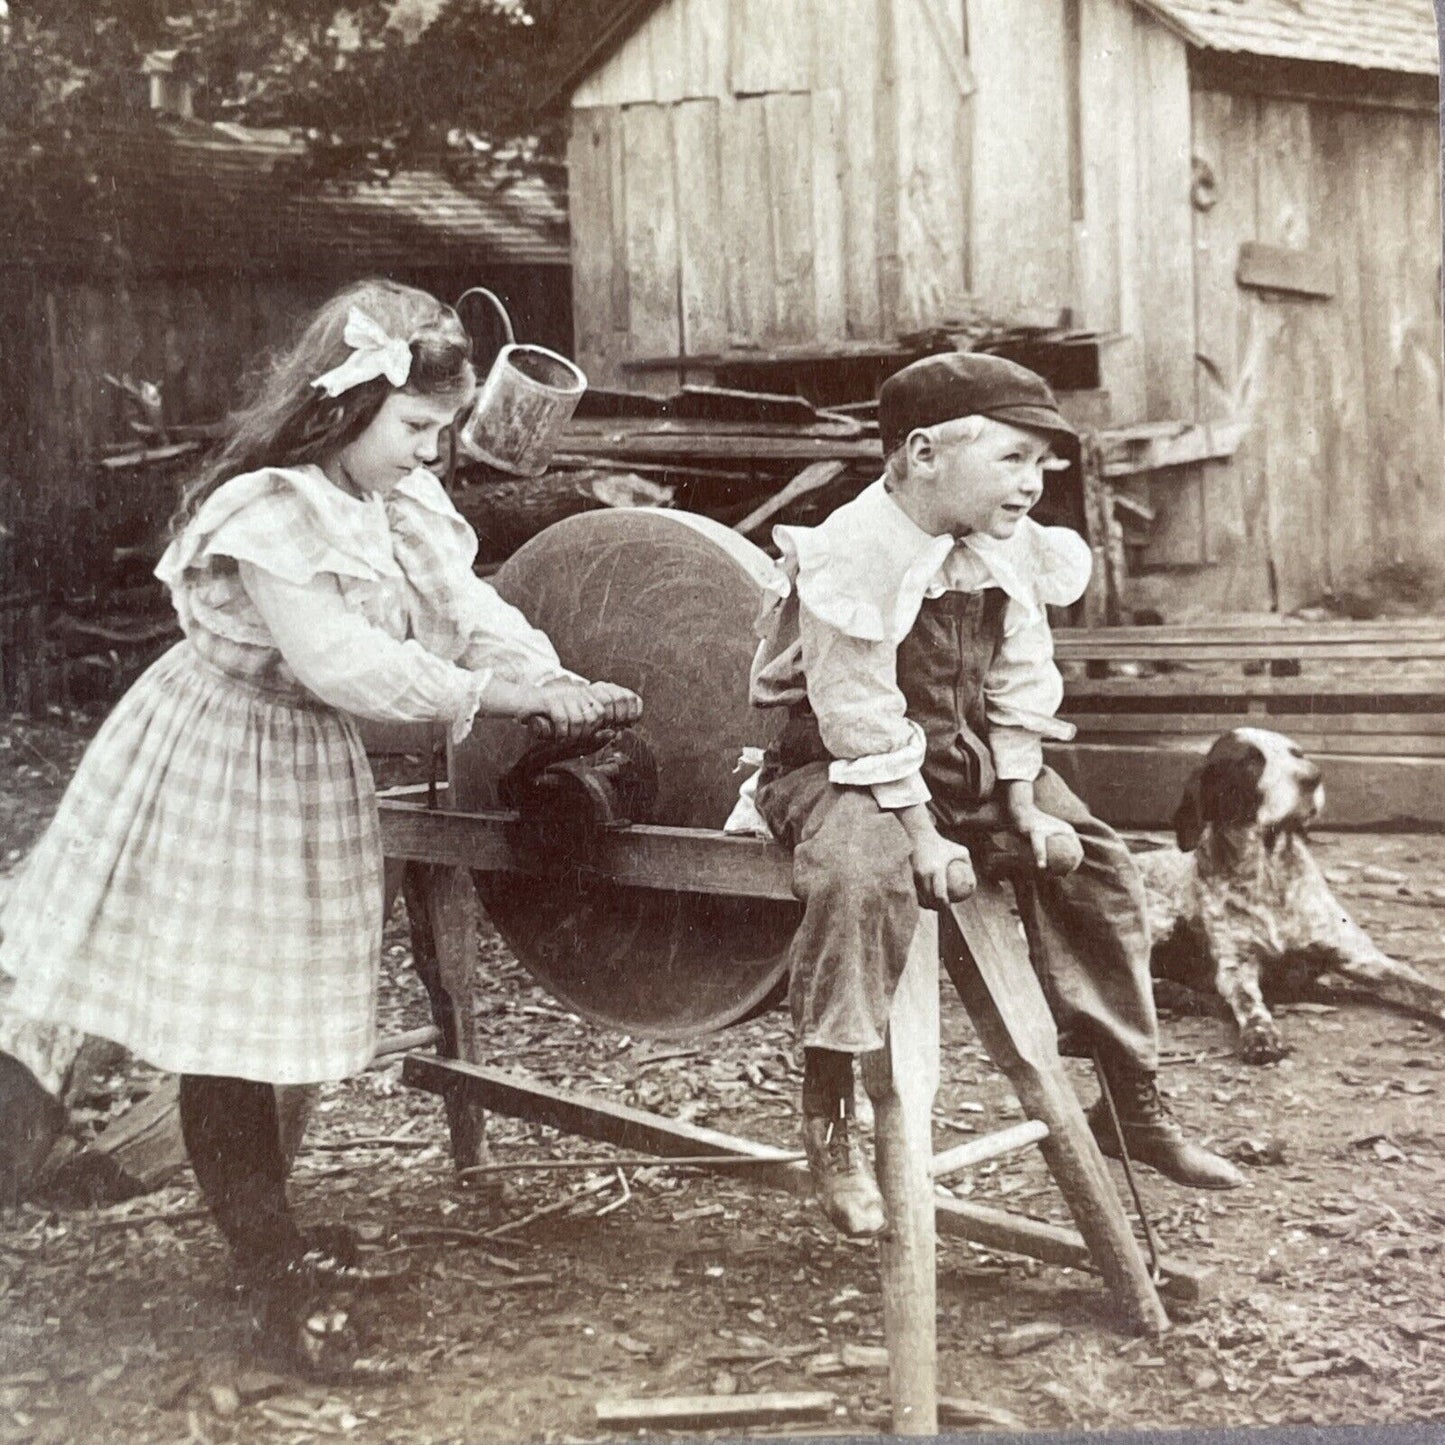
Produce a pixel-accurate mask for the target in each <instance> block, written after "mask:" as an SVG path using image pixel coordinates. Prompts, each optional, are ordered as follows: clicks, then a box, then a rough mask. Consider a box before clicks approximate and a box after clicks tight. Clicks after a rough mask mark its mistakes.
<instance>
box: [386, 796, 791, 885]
mask: <svg viewBox="0 0 1445 1445" xmlns="http://www.w3.org/2000/svg"><path fill="white" fill-rule="evenodd" d="M380 811H381V851H382V853H383V855H384V856H385V857H387V858H398V859H400V858H404V859H407V860H409V861H412V862H418V863H441V864H453V865H455V866H458V867H462V868H470V869H473V870H474V871H476V872H481V873H509V872H519V873H526V872H534V871H538V870H537V869H536V865H535V863H534V862H533V860H532V859H531V858H530V857H529V856H528V855H527V853H526V850H525V849H521V850H519V849H517V848H516V846H515V844H516V840H517V838H518V828H519V821H518V818H517V815H516V814H515V813H462V812H454V811H452V810H450V809H443V808H426V807H423V806H421V805H419V804H417V803H403V802H399V801H394V800H390V799H383V800H382V801H381V804H380ZM587 867H588V871H590V872H595V873H601V874H605V875H606V877H607V878H608V880H609V882H611V883H613V884H615V885H617V886H618V887H623V888H662V889H667V890H670V891H672V892H677V893H715V894H722V895H724V896H726V897H732V898H773V899H785V900H792V899H793V898H794V897H795V896H796V895H795V894H794V893H793V860H792V857H791V856H790V855H789V854H788V852H787V851H786V849H784V848H781V847H779V846H778V845H777V844H776V843H771V842H769V841H767V840H766V839H763V838H745V837H734V836H732V835H731V834H727V833H721V832H709V831H704V830H702V829H698V828H662V827H654V826H651V825H637V826H633V827H628V828H624V829H619V830H618V831H616V832H608V833H604V834H603V835H602V836H601V837H600V838H599V839H598V840H597V850H596V853H595V855H594V856H593V857H591V858H590V859H589V860H588V865H587Z"/></svg>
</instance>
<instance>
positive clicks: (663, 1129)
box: [402, 1054, 1207, 1299]
mask: <svg viewBox="0 0 1445 1445" xmlns="http://www.w3.org/2000/svg"><path fill="white" fill-rule="evenodd" d="M402 1082H403V1083H404V1084H405V1085H407V1086H408V1087H409V1088H414V1089H423V1090H425V1091H427V1092H428V1093H433V1094H442V1095H445V1094H446V1093H447V1091H449V1090H458V1091H462V1092H464V1093H475V1094H476V1099H477V1103H478V1104H479V1105H480V1106H483V1107H485V1108H488V1109H490V1110H491V1111H492V1112H493V1113H494V1114H505V1115H507V1116H509V1117H511V1118H516V1119H526V1120H528V1121H530V1122H532V1123H540V1124H549V1125H551V1126H552V1127H553V1128H556V1129H560V1130H562V1131H563V1132H564V1133H568V1134H575V1135H577V1136H579V1137H580V1138H584V1139H595V1140H597V1141H598V1142H599V1143H604V1144H613V1145H615V1146H617V1147H619V1148H622V1149H628V1150H636V1151H637V1152H638V1153H639V1154H656V1155H658V1156H659V1157H661V1158H677V1157H689V1156H700V1155H716V1156H717V1157H719V1158H728V1157H732V1158H747V1159H755V1160H757V1161H758V1163H757V1166H756V1167H755V1168H753V1169H752V1170H750V1172H749V1174H748V1178H749V1179H750V1180H752V1181H754V1182H756V1183H758V1184H766V1185H767V1186H768V1187H769V1188H776V1189H783V1190H786V1191H787V1192H788V1193H790V1194H793V1195H796V1196H798V1197H799V1198H807V1197H808V1196H809V1195H811V1193H812V1189H813V1185H812V1180H811V1178H810V1177H809V1174H808V1169H807V1166H806V1165H804V1164H799V1163H796V1162H794V1158H793V1156H792V1155H790V1154H787V1153H785V1152H784V1151H783V1150H781V1149H775V1148H773V1147H772V1146H771V1145H768V1144H759V1143H757V1142H755V1141H754V1140H752V1139H744V1138H740V1137H739V1136H738V1135H736V1134H724V1133H721V1132H720V1131H718V1130H716V1129H704V1128H701V1127H699V1126H698V1125H695V1124H684V1123H682V1122H681V1121H680V1120H675V1119H664V1118H663V1117H661V1116H660V1115H658V1114H648V1113H644V1112H643V1111H641V1110H639V1109H630V1108H628V1107H627V1106H626V1105H624V1104H614V1103H612V1102H611V1101H609V1100H602V1099H597V1098H593V1097H591V1096H588V1095H581V1094H568V1093H563V1092H562V1091H561V1090H560V1089H554V1088H552V1087H550V1086H549V1085H547V1084H542V1083H539V1082H537V1081H536V1080H533V1079H523V1078H520V1077H518V1076H517V1075H515V1074H507V1073H503V1072H502V1071H501V1070H499V1069H491V1068H485V1067H482V1066H479V1065H475V1064H466V1063H463V1062H462V1061H461V1060H459V1059H442V1058H435V1057H433V1056H431V1055H429V1054H409V1055H408V1056H407V1058H406V1060H405V1062H404V1063H403V1065H402ZM934 1212H935V1219H936V1228H937V1229H938V1232H939V1233H940V1234H947V1235H951V1236H953V1237H954V1238H956V1239H967V1240H971V1241H972V1242H973V1243H975V1244H978V1245H981V1246H983V1248H985V1249H996V1250H1000V1251H1003V1252H1004V1253H1008V1254H1020V1255H1024V1256H1026V1257H1027V1258H1030V1259H1037V1260H1041V1261H1042V1262H1043V1263H1045V1264H1057V1265H1062V1266H1064V1267H1065V1268H1068V1269H1083V1270H1093V1269H1094V1264H1093V1262H1092V1260H1091V1258H1090V1255H1089V1250H1088V1246H1087V1245H1085V1243H1084V1240H1083V1237H1082V1236H1081V1235H1079V1234H1078V1233H1076V1232H1075V1231H1073V1230H1071V1229H1065V1228H1063V1227H1062V1226H1060V1225H1056V1224H1047V1223H1044V1222H1042V1221H1040V1220H1036V1219H1026V1218H1024V1217H1023V1216H1022V1215H1015V1214H1010V1213H1008V1212H1007V1211H1005V1210H1002V1209H994V1208H992V1207H990V1206H989V1205H984V1204H977V1203H974V1202H973V1201H972V1200H964V1199H950V1198H948V1197H947V1196H945V1195H942V1194H940V1195H937V1196H936V1197H935V1199H934ZM1160 1266H1161V1269H1162V1271H1163V1274H1164V1277H1165V1280H1166V1281H1169V1282H1173V1293H1175V1294H1176V1295H1179V1296H1180V1297H1183V1298H1190V1299H1192V1298H1197V1297H1198V1295H1199V1293H1200V1292H1201V1289H1202V1280H1203V1279H1204V1278H1205V1276H1206V1274H1207V1272H1206V1271H1202V1270H1200V1269H1198V1268H1197V1267H1195V1266H1193V1265H1190V1264H1187V1263H1185V1262H1184V1261H1181V1260H1176V1259H1168V1258H1165V1259H1161V1261H1160Z"/></svg>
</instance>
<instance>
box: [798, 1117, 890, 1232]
mask: <svg viewBox="0 0 1445 1445" xmlns="http://www.w3.org/2000/svg"><path fill="white" fill-rule="evenodd" d="M852 1124H853V1120H852V1118H850V1116H849V1115H847V1114H844V1113H841V1112H840V1113H837V1114H830V1115H822V1114H804V1115H803V1152H804V1153H805V1154H806V1155H807V1156H808V1170H809V1172H810V1173H811V1174H812V1176H813V1190H814V1192H815V1193H816V1194H817V1196H818V1203H819V1204H821V1205H822V1206H823V1213H824V1214H826V1215H827V1216H828V1218H829V1219H830V1220H832V1222H833V1224H834V1225H836V1226H837V1228H838V1229H839V1230H841V1231H842V1232H843V1233H844V1234H847V1235H852V1236H853V1237H854V1238H865V1239H866V1238H868V1237H869V1236H871V1235H876V1234H882V1233H883V1231H884V1229H885V1228H887V1225H888V1216H887V1215H886V1213H885V1212H884V1209H883V1196H882V1194H880V1193H879V1191H878V1183H877V1181H876V1180H875V1179H874V1178H873V1171H872V1170H871V1169H870V1168H869V1167H868V1161H867V1159H866V1158H864V1155H863V1150H862V1148H861V1147H860V1146H859V1144H858V1141H857V1139H855V1138H854V1136H853V1131H852V1128H851V1125H852Z"/></svg>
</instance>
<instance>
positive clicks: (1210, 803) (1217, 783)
mask: <svg viewBox="0 0 1445 1445" xmlns="http://www.w3.org/2000/svg"><path fill="white" fill-rule="evenodd" d="M1264 767H1265V758H1264V754H1263V753H1262V752H1260V750H1259V749H1258V748H1257V747H1256V746H1255V745H1254V744H1253V743H1251V742H1246V741H1245V740H1244V739H1243V738H1241V737H1237V736H1236V735H1235V734H1234V733H1225V734H1224V736H1223V737H1222V738H1219V739H1218V740H1217V741H1216V742H1215V744H1214V746H1213V747H1212V748H1210V750H1209V753H1208V756H1207V757H1206V758H1205V759H1204V763H1203V765H1202V766H1201V767H1200V768H1199V770H1198V772H1196V773H1195V774H1194V776H1193V777H1192V778H1190V779H1189V781H1188V783H1186V784H1185V787H1184V797H1183V799H1182V800H1181V801H1180V804H1179V809H1178V811H1177V812H1176V813H1175V814H1174V835H1175V837H1176V838H1178V840H1179V846H1180V848H1182V849H1183V850H1184V851H1185V852H1186V853H1187V852H1189V851H1190V850H1191V849H1193V848H1197V847H1198V846H1199V840H1200V838H1202V837H1203V836H1204V829H1205V826H1206V825H1211V826H1213V827H1216V828H1231V827H1238V826H1240V825H1241V824H1249V823H1253V822H1254V821H1255V820H1256V819H1257V818H1258V816H1259V807H1260V802H1261V795H1260V791H1259V780H1260V779H1261V778H1262V777H1263V776H1264Z"/></svg>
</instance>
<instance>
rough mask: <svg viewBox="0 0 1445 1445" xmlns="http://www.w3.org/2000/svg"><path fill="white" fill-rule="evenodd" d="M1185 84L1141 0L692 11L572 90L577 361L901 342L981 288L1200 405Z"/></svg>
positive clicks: (1169, 402) (1179, 49)
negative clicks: (1103, 341) (1080, 336)
mask: <svg viewBox="0 0 1445 1445" xmlns="http://www.w3.org/2000/svg"><path fill="white" fill-rule="evenodd" d="M1188 96H1189V92H1188V76H1187V66H1186V57H1185V50H1184V46H1183V44H1182V42H1180V41H1179V39H1178V38H1177V37H1176V36H1175V35H1173V33H1172V32H1170V31H1168V30H1166V29H1164V28H1163V27H1162V26H1160V25H1158V24H1157V23H1155V22H1154V21H1152V20H1151V19H1149V18H1148V17H1147V16H1146V15H1144V14H1142V13H1141V12H1140V11H1139V10H1138V8H1137V7H1136V6H1134V5H1132V4H1130V3H1129V0H987V3H984V0H671V3H669V4H667V5H665V6H663V7H662V8H661V9H659V10H658V11H657V12H655V14H654V15H653V16H652V18H651V19H650V20H649V21H648V22H647V23H646V24H645V25H643V26H642V27H641V28H640V29H639V30H638V31H637V33H636V34H635V35H633V36H632V37H631V39H629V40H628V41H627V43H626V44H624V45H623V47H622V48H621V49H620V50H619V52H618V53H617V54H616V55H615V56H614V57H613V58H612V59H611V60H610V61H608V62H607V63H606V64H605V65H603V66H602V67H600V68H599V69H598V70H597V71H596V72H595V73H594V74H593V75H592V76H591V77H589V78H588V79H587V80H586V81H584V83H583V84H582V86H581V87H580V88H579V89H578V90H577V91H576V93H575V94H574V96H573V101H572V104H573V132H572V141H571V147H570V150H569V165H570V169H571V176H572V221H573V226H572V234H573V247H574V275H575V279H576V287H577V294H576V302H575V309H576V315H577V319H578V327H579V335H578V345H579V350H580V354H581V359H582V362H583V365H584V366H586V367H587V368H588V370H589V374H594V375H596V376H597V377H598V378H599V379H609V380H619V379H620V378H621V377H622V376H623V375H624V374H625V373H624V371H623V368H622V364H623V362H625V361H627V360H629V359H632V360H635V359H637V358H639V357H643V356H672V355H691V356H698V355H704V354H707V353H708V352H711V351H715V350H717V349H719V348H720V347H723V346H729V345H731V346H736V345H753V346H756V345H767V344H769V343H785V342H789V341H829V340H842V339H858V340H867V339H880V340H884V339H891V338H892V337H894V336H896V335H897V334H898V333H899V332H905V331H908V330H911V329H917V328H921V327H925V326H928V325H932V324H936V323H938V322H939V321H941V320H946V319H947V318H949V317H954V316H958V315H959V314H961V312H962V311H963V309H964V308H965V306H966V305H967V304H968V302H969V300H970V298H972V299H973V300H975V301H977V302H978V303H979V304H980V305H982V306H984V307H986V308H988V309H991V310H994V311H996V312H998V313H1000V314H1009V315H1015V314H1019V313H1021V312H1026V313H1028V314H1031V315H1038V314H1048V313H1050V312H1052V313H1055V314H1056V313H1057V312H1058V311H1060V310H1061V309H1062V308H1064V307H1070V308H1072V309H1073V311H1074V312H1075V314H1076V316H1077V318H1078V319H1079V321H1080V322H1081V323H1082V324H1085V325H1089V326H1093V327H1097V328H1100V329H1104V330H1108V331H1111V332H1116V333H1118V334H1119V336H1120V340H1119V341H1118V342H1117V343H1116V344H1114V345H1112V346H1111V347H1110V353H1109V367H1110V371H1109V384H1110V389H1111V391H1112V392H1113V394H1114V410H1115V415H1116V416H1117V417H1119V418H1120V419H1122V420H1125V421H1132V420H1139V419H1142V418H1145V417H1147V416H1179V415H1187V414H1188V404H1189V403H1190V402H1192V398H1193V377H1192V361H1191V359H1190V358H1191V355H1192V328H1193V308H1192V304H1191V300H1190V297H1191V287H1190V280H1189V271H1188V268H1189V262H1190V245H1191V237H1190V232H1189V216H1188V210H1187V198H1188V190H1189V98H1188ZM634 111H646V112H649V113H650V114H651V115H652V116H653V118H650V119H648V120H637V119H631V120H629V116H631V115H632V113H633V112H634ZM629 127H630V130H629ZM664 130H665V132H666V136H664ZM629 134H631V135H633V136H634V137H635V138H637V140H638V142H639V145H640V149H637V150H636V152H635V153H634V149H633V148H630V147H629V145H628V144H627V138H628V135H629ZM664 139H666V140H667V142H668V144H667V146H666V147H664ZM664 150H666V154H664ZM663 233H665V234H663ZM659 264H661V265H662V266H663V267H664V268H665V269H664V271H663V272H662V273H657V272H656V270H655V267H656V266H657V265H659ZM645 271H648V272H650V274H646V275H644V272H645ZM639 286H640V287H641V288H642V294H640V295H634V294H633V292H634V291H635V290H636V289H637V288H638V287H639ZM669 296H670V297H671V298H672V312H671V317H670V321H669V320H668V319H667V318H665V317H664V311H663V305H664V301H665V299H666V298H667V297H669ZM634 310H635V311H636V312H637V319H636V321H635V322H634V320H633V314H632V313H633V311H634ZM669 342H670V344H667V343H669ZM654 380H655V381H656V382H657V383H658V384H659V385H664V386H666V385H672V384H673V383H674V382H675V380H676V374H669V375H662V376H655V377H654Z"/></svg>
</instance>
